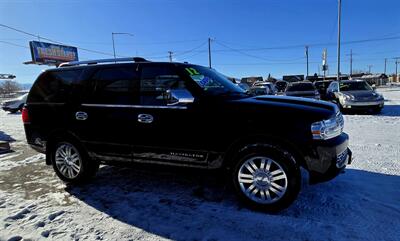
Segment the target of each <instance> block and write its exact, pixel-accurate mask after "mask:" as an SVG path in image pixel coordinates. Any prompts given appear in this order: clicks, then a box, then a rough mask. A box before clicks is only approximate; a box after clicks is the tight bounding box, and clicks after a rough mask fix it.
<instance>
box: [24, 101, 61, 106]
mask: <svg viewBox="0 0 400 241" xmlns="http://www.w3.org/2000/svg"><path fill="white" fill-rule="evenodd" d="M26 104H27V105H65V103H57V102H29V103H26Z"/></svg>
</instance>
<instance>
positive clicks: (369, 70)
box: [368, 65, 373, 74]
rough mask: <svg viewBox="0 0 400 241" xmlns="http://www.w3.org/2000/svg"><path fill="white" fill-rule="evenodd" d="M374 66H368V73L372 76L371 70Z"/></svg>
mask: <svg viewBox="0 0 400 241" xmlns="http://www.w3.org/2000/svg"><path fill="white" fill-rule="evenodd" d="M372 66H373V65H368V73H369V74H371V68H372Z"/></svg>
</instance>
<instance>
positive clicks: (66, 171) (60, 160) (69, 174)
mask: <svg viewBox="0 0 400 241" xmlns="http://www.w3.org/2000/svg"><path fill="white" fill-rule="evenodd" d="M55 161H56V167H57V169H58V171H59V172H60V173H61V174H62V175H63V176H64V177H66V178H69V179H74V178H75V177H76V176H78V174H79V172H80V170H81V166H82V161H81V157H80V156H79V153H78V150H77V149H76V148H75V147H74V146H72V145H71V144H68V143H62V144H61V145H60V146H58V148H57V150H56V153H55Z"/></svg>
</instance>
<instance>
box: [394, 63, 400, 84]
mask: <svg viewBox="0 0 400 241" xmlns="http://www.w3.org/2000/svg"><path fill="white" fill-rule="evenodd" d="M399 59H400V57H396V58H394V60H395V63H396V81H398V74H397V64H398V63H399Z"/></svg>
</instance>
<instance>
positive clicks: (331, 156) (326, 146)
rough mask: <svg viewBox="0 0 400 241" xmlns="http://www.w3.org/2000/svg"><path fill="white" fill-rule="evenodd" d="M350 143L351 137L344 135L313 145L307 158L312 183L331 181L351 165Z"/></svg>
mask: <svg viewBox="0 0 400 241" xmlns="http://www.w3.org/2000/svg"><path fill="white" fill-rule="evenodd" d="M348 142H349V136H348V135H347V134H345V133H342V134H341V135H340V136H338V137H335V138H333V139H331V140H326V141H318V142H315V143H313V145H312V148H311V151H310V154H309V155H307V156H305V160H306V164H307V168H308V171H309V173H310V183H319V182H324V181H329V180H331V179H333V178H334V177H336V176H337V175H338V174H339V173H340V172H341V171H342V170H343V169H344V168H345V167H346V165H347V164H350V163H351V161H352V152H351V150H350V149H349V148H348Z"/></svg>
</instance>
